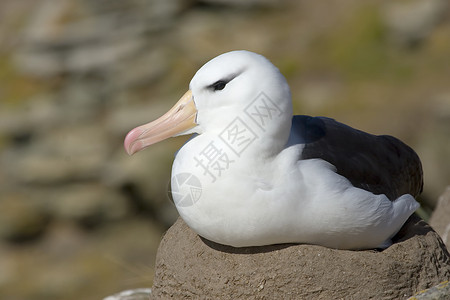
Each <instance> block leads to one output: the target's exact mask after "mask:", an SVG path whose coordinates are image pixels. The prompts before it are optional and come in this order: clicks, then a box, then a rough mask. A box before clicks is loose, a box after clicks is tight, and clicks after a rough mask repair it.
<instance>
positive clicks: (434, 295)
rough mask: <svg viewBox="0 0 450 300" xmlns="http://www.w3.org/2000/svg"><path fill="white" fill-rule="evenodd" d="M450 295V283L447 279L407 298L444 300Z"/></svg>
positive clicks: (414, 299) (413, 299) (411, 299)
mask: <svg viewBox="0 0 450 300" xmlns="http://www.w3.org/2000/svg"><path fill="white" fill-rule="evenodd" d="M449 295H450V283H449V282H448V281H444V282H441V283H440V284H438V285H436V286H434V287H432V288H429V289H426V290H424V291H420V292H419V293H417V294H416V295H414V296H412V297H409V298H408V300H446V299H448V296H449Z"/></svg>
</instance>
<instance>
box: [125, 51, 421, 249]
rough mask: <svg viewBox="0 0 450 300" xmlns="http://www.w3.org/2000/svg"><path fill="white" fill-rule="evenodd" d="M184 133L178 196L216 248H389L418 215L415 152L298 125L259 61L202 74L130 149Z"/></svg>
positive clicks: (274, 75) (221, 62)
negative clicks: (290, 245)
mask: <svg viewBox="0 0 450 300" xmlns="http://www.w3.org/2000/svg"><path fill="white" fill-rule="evenodd" d="M181 134H195V135H194V136H193V137H192V138H191V139H190V140H188V141H187V142H186V143H185V145H183V147H182V148H181V149H180V150H179V151H178V152H177V154H176V157H175V161H174V163H173V168H172V180H171V189H172V197H173V200H174V203H175V205H176V207H177V210H178V212H179V213H180V216H181V217H182V218H183V220H184V221H185V222H186V223H187V224H188V225H189V226H190V227H191V228H192V229H193V230H194V231H196V232H197V233H198V234H199V235H200V236H202V237H204V238H206V239H209V240H212V241H214V242H217V243H221V244H225V245H230V246H234V247H245V246H261V245H270V244H278V243H308V244H318V245H323V246H327V247H332V248H339V249H369V248H385V247H387V246H389V245H390V243H391V238H392V237H393V236H394V235H395V234H396V233H397V232H398V231H399V230H400V228H401V227H402V225H403V224H404V223H405V221H406V220H407V219H408V217H409V216H410V215H411V214H412V213H413V212H414V211H415V210H416V209H417V208H418V207H419V204H418V203H417V202H416V200H415V199H414V197H415V196H417V195H418V194H419V193H420V192H421V189H422V168H421V164H420V160H419V158H418V157H417V155H416V154H415V152H414V151H413V150H412V149H411V148H409V147H408V146H406V145H405V144H403V143H402V142H401V141H399V140H397V139H395V138H393V137H390V136H375V135H371V134H368V133H365V132H362V131H359V130H356V129H353V128H351V127H349V126H346V125H344V124H341V123H339V122H337V121H335V120H333V119H329V118H323V117H309V116H292V103H291V95H290V89H289V86H288V84H287V82H286V80H285V78H284V77H283V75H282V74H281V73H280V72H279V70H278V69H277V68H276V67H275V66H274V65H273V64H272V63H270V62H269V61H268V60H267V59H266V58H264V57H263V56H261V55H258V54H255V53H252V52H248V51H233V52H228V53H225V54H222V55H220V56H218V57H216V58H214V59H212V60H211V61H209V62H208V63H206V64H205V65H204V66H203V67H202V68H200V69H199V70H198V71H197V73H196V74H195V76H194V77H193V79H192V81H191V83H190V89H189V91H188V92H187V93H186V94H185V95H184V96H183V97H182V98H181V99H180V100H179V101H178V103H177V104H176V105H175V106H174V107H173V108H172V109H171V110H170V111H169V112H167V113H166V114H165V115H163V116H162V117H161V118H159V119H157V120H156V121H153V122H151V123H148V124H145V125H142V126H140V127H137V128H135V129H133V130H132V131H130V133H129V134H128V135H127V137H126V139H125V149H126V151H127V152H128V153H129V154H133V153H135V152H138V151H140V150H142V149H144V148H146V147H148V146H150V145H151V144H154V143H156V142H159V141H161V140H164V139H166V138H168V137H171V136H176V135H181Z"/></svg>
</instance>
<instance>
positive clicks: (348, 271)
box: [152, 216, 450, 299]
mask: <svg viewBox="0 0 450 300" xmlns="http://www.w3.org/2000/svg"><path fill="white" fill-rule="evenodd" d="M394 242H395V243H394V244H393V245H392V246H391V247H389V248H387V249H386V250H384V251H381V252H379V251H375V250H367V251H347V250H336V249H329V248H325V247H322V246H316V245H293V244H285V245H271V246H264V247H250V248H233V247H229V246H223V245H220V244H216V243H213V242H210V241H208V240H205V239H202V238H200V237H199V236H198V235H197V234H195V233H194V232H193V231H192V230H191V229H190V228H189V227H188V226H187V225H186V224H185V223H184V222H183V221H182V220H181V219H179V220H178V221H177V222H176V223H175V224H174V225H173V226H172V227H171V228H170V229H169V231H168V232H167V233H166V235H165V236H164V238H163V240H162V241H161V244H160V247H159V249H158V254H157V261H156V275H155V280H154V285H153V288H152V294H153V295H154V297H155V299H161V298H164V299H165V298H175V299H190V298H195V297H198V295H202V296H204V297H206V298H211V299H238V298H240V299H244V298H245V299H276V298H279V299H283V298H290V299H294V298H295V299H311V298H314V299H341V298H343V299H348V298H353V299H369V298H370V299H400V298H405V297H407V296H410V295H412V294H414V293H416V292H418V291H420V290H422V289H425V288H428V287H430V286H433V285H436V284H438V283H440V282H442V281H443V280H445V279H448V278H449V277H450V254H449V253H448V252H447V249H446V248H445V246H444V245H443V243H442V241H441V239H440V238H439V236H438V235H437V234H436V233H435V232H434V231H433V230H432V229H431V227H430V226H428V225H427V224H426V223H425V222H424V221H422V220H421V219H420V218H418V217H416V216H413V217H411V218H410V219H409V220H408V222H407V223H406V224H405V226H404V227H403V228H402V230H401V231H400V232H399V233H398V234H397V236H396V238H395V241H394Z"/></svg>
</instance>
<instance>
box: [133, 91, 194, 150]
mask: <svg viewBox="0 0 450 300" xmlns="http://www.w3.org/2000/svg"><path fill="white" fill-rule="evenodd" d="M196 116H197V108H196V107H195V103H194V99H193V97H192V91H191V90H189V91H187V92H186V93H185V94H184V95H183V97H181V99H180V100H179V101H178V102H177V103H176V104H175V105H174V106H173V107H172V108H171V109H170V110H169V111H168V112H166V113H165V114H164V115H163V116H161V117H160V118H158V119H156V120H155V121H153V122H150V123H147V124H145V125H142V126H139V127H136V128H134V129H133V130H131V131H130V132H129V133H128V134H127V136H126V137H125V141H124V146H125V151H127V153H128V154H129V155H132V154H134V153H136V152H139V151H141V150H143V149H145V148H147V147H148V146H150V145H153V144H155V143H158V142H160V141H162V140H165V139H167V138H169V137H173V136H176V135H179V134H182V133H183V132H185V131H187V130H189V129H191V128H193V127H195V126H197V124H196V123H195V118H196Z"/></svg>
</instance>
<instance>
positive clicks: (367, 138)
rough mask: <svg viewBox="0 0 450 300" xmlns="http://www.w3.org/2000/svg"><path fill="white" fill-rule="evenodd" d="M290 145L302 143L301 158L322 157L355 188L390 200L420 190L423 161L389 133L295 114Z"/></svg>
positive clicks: (414, 194) (328, 119)
mask: <svg viewBox="0 0 450 300" xmlns="http://www.w3.org/2000/svg"><path fill="white" fill-rule="evenodd" d="M289 139H290V141H289V143H290V144H298V143H302V144H305V147H304V150H303V152H302V156H301V159H311V158H321V159H323V160H325V161H327V162H329V163H331V164H333V165H334V166H335V167H336V168H337V173H338V174H340V175H342V176H344V177H346V178H348V179H349V180H350V182H351V183H352V184H353V185H354V186H355V187H358V188H362V189H364V190H367V191H370V192H372V193H374V194H385V195H386V196H387V197H388V198H389V199H390V200H391V201H393V200H395V199H397V198H398V197H400V196H401V195H403V194H411V195H413V196H414V197H416V196H417V195H419V194H420V193H421V192H422V187H423V177H422V174H423V173H422V164H421V163H420V159H419V157H418V156H417V154H416V153H415V152H414V150H412V149H411V148H410V147H409V146H407V145H406V144H404V143H403V142H401V141H400V140H398V139H396V138H394V137H392V136H389V135H379V136H377V135H372V134H369V133H366V132H363V131H360V130H357V129H354V128H352V127H350V126H347V125H344V124H342V123H339V122H337V121H335V120H333V119H330V118H324V117H310V116H294V117H293V119H292V130H291V136H290V138H289Z"/></svg>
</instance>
